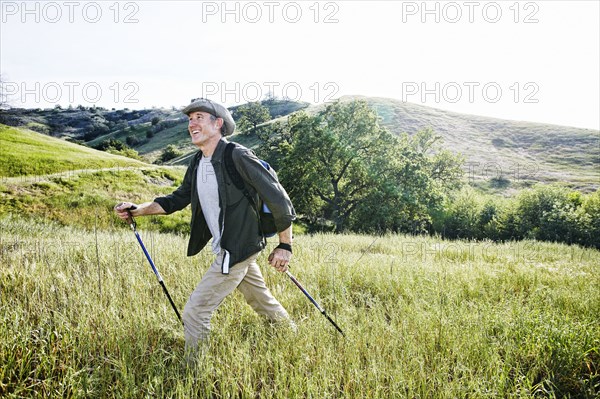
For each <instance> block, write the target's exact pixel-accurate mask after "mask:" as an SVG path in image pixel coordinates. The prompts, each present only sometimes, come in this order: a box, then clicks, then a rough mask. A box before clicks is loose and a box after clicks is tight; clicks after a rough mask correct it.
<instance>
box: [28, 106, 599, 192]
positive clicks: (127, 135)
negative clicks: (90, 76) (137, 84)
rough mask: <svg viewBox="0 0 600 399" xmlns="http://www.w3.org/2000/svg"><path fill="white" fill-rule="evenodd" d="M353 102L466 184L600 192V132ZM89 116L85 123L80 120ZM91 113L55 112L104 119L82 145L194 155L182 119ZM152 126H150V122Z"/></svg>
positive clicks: (39, 123) (182, 160)
mask: <svg viewBox="0 0 600 399" xmlns="http://www.w3.org/2000/svg"><path fill="white" fill-rule="evenodd" d="M354 99H362V100H364V101H366V102H367V103H368V104H369V105H370V106H371V107H372V108H373V109H374V110H375V111H376V112H377V113H378V115H379V116H380V117H381V123H382V124H383V125H384V126H385V127H387V128H388V129H389V130H390V131H391V132H392V133H395V134H402V133H407V134H409V135H410V134H414V133H415V132H417V131H419V130H421V129H425V128H431V129H433V130H434V132H436V133H437V134H439V135H440V136H441V137H442V138H443V146H444V148H446V149H449V150H450V151H453V152H456V153H460V154H462V155H463V156H464V157H465V168H464V169H465V173H466V177H467V179H468V180H469V181H470V182H471V183H472V184H473V185H475V186H476V187H478V188H480V189H483V190H484V191H487V192H491V193H502V194H507V195H510V194H513V193H514V192H515V191H517V190H520V189H521V188H524V187H529V186H531V185H532V184H534V183H536V182H543V183H556V182H559V183H561V184H564V185H567V186H568V187H570V188H573V189H577V190H580V191H583V192H591V191H594V190H597V189H598V188H599V187H600V132H599V131H597V130H592V129H581V128H575V127H569V126H558V125H550V124H542V123H533V122H525V121H512V120H503V119H497V118H490V117H484V116H478V115H467V114H461V113H456V112H451V111H445V110H441V109H437V108H432V107H428V106H424V105H419V104H413V103H408V102H402V101H401V100H396V99H390V98H378V97H364V96H344V97H342V98H340V101H351V100H354ZM264 104H265V105H266V106H268V107H269V110H270V112H271V115H272V116H273V117H274V119H273V120H272V121H270V122H267V124H265V125H266V126H268V125H269V124H270V123H272V122H274V121H285V120H286V119H287V116H288V115H289V114H291V113H292V112H295V111H297V110H299V109H303V110H304V111H306V112H307V113H309V114H314V113H317V112H319V111H320V110H322V109H324V107H325V105H324V104H318V105H311V106H308V107H307V104H305V103H294V102H283V101H277V102H275V103H273V102H272V103H270V104H267V103H264ZM237 108H238V107H231V108H230V110H231V111H232V113H233V115H234V118H237V117H238V116H239V115H237ZM92 111H93V113H94V114H90V115H91V116H90V115H88V114H87V113H89V112H92ZM92 111H86V110H85V109H78V110H64V111H63V112H64V113H66V114H68V115H70V116H69V117H70V118H74V116H73V115H74V113H75V112H79V113H80V114H81V115H82V116H81V117H82V118H84V119H85V120H88V119H90V118H91V120H92V121H94V120H99V118H100V119H101V118H104V119H103V120H104V123H105V125H106V126H113V130H111V131H110V132H108V133H106V134H101V135H97V136H94V138H92V139H90V140H87V141H86V144H87V145H89V146H94V145H97V144H99V143H100V142H102V141H103V140H107V139H116V140H119V141H122V142H127V143H128V145H130V146H131V147H132V148H134V149H135V150H136V151H138V152H139V154H140V155H142V156H143V158H144V159H145V160H146V161H148V162H154V161H156V160H157V159H158V157H159V156H160V153H161V151H162V150H163V149H164V148H165V147H166V146H167V145H169V144H173V145H175V147H176V148H177V149H178V150H179V151H181V152H182V153H183V155H182V156H180V157H178V158H176V159H174V160H172V161H170V162H169V164H175V165H185V164H186V162H187V160H188V159H189V156H190V155H191V153H193V152H194V151H196V148H195V147H194V146H192V145H191V144H190V142H189V139H188V134H187V122H186V119H185V116H182V115H181V114H180V113H179V112H178V111H177V110H176V109H175V108H173V109H170V110H166V109H153V110H141V111H124V110H122V111H115V110H112V111H102V110H92ZM48 112H50V111H48ZM86 112H87V113H86ZM25 114H26V115H28V116H27V118H25V119H23V118H22V120H21V122H23V121H25V122H27V123H28V124H30V125H32V127H34V128H36V129H37V130H42V131H43V130H44V127H45V125H43V118H41V117H39V118H38V119H36V118H34V116H32V115H34V114H35V113H33V112H29V113H26V112H25V111H23V110H21V111H20V115H25ZM56 114H57V110H52V111H51V112H50V114H44V115H45V116H44V118H46V119H45V120H50V116H52V115H53V116H52V117H53V118H54V119H52V120H61V119H57V118H58V116H56ZM59 114H60V113H59ZM65 118H66V117H65ZM63 119H64V118H63ZM152 119H156V120H155V121H154V122H152ZM69 121H70V122H64V123H67V124H68V125H69V126H79V125H78V124H77V123H76V121H74V120H72V119H69ZM157 121H158V122H157ZM152 123H155V124H156V126H154V125H153V124H152ZM53 134H58V133H57V132H54V133H53ZM67 136H69V135H67ZM72 136H73V135H72V134H71V135H70V136H69V137H72ZM83 136H85V129H83V130H81V129H80V130H79V133H78V136H77V137H83ZM88 136H89V135H88ZM232 140H234V141H238V142H241V143H242V144H244V145H247V146H250V147H253V146H256V145H258V144H259V143H260V140H259V139H258V138H257V137H254V136H252V135H235V136H233V137H232Z"/></svg>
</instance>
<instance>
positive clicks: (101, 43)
mask: <svg viewBox="0 0 600 399" xmlns="http://www.w3.org/2000/svg"><path fill="white" fill-rule="evenodd" d="M0 3H1V4H0V6H1V11H2V15H1V19H0V22H1V27H0V73H1V74H2V78H3V80H4V81H5V82H8V83H7V86H5V91H7V92H9V93H13V94H12V95H11V96H10V97H9V101H10V104H11V105H12V106H15V107H42V108H44V107H52V106H54V105H55V104H61V105H62V106H66V105H68V104H70V103H71V104H73V105H74V106H76V105H78V104H83V105H86V106H89V105H92V104H96V105H98V106H104V107H109V108H112V107H116V108H125V107H128V108H132V109H134V108H145V107H151V106H157V107H170V106H177V107H181V106H183V105H185V104H187V103H188V102H189V100H190V99H192V98H195V97H200V96H204V97H209V98H211V99H213V100H215V101H219V102H223V103H225V104H226V105H228V106H229V105H234V104H238V103H243V102H247V101H253V100H256V99H257V98H259V97H262V96H264V95H265V94H266V93H267V92H268V91H269V87H271V88H272V89H273V92H274V94H275V95H277V96H278V97H282V96H284V95H287V96H288V97H291V98H292V99H301V100H305V101H309V102H323V101H327V100H330V99H332V98H337V97H339V96H341V95H346V94H360V95H366V96H380V97H390V98H396V99H401V100H406V101H409V102H413V103H418V104H425V105H429V106H433V107H437V108H442V109H448V110H453V111H458V112H464V113H470V114H479V115H487V116H493V117H499V118H506V119H516V120H528V121H536V122H544V123H554V124H560V125H570V126H578V127H588V128H594V129H599V128H600V112H599V110H600V81H599V75H600V63H599V53H600V7H599V4H600V2H599V1H597V0H593V1H562V0H559V1H519V2H517V1H515V0H512V1H496V2H493V1H468V0H467V1H456V2H448V1H427V2H423V1H319V2H317V1H314V0H312V1H296V2H293V1H255V2H247V1H228V2H223V1H204V2H201V1H179V2H174V1H169V2H167V1H130V2H127V1H121V2H118V3H117V2H116V1H96V2H92V1H56V2H46V1H30V2H25V3H24V2H22V1H4V0H2V1H0ZM428 10H429V11H430V13H427V11H428ZM227 11H229V13H227ZM298 12H299V13H298ZM498 12H499V13H498ZM259 13H260V15H259ZM436 18H437V19H438V20H437V21H436ZM236 19H237V21H236ZM294 20H297V21H296V22H294ZM126 21H127V22H128V23H126ZM253 21H254V22H253ZM326 21H327V22H326ZM494 21H495V22H494ZM436 97H437V98H436Z"/></svg>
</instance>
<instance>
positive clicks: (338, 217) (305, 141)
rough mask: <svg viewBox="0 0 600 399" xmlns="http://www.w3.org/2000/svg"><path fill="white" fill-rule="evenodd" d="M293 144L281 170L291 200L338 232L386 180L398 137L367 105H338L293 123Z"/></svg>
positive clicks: (334, 104)
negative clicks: (382, 181)
mask: <svg viewBox="0 0 600 399" xmlns="http://www.w3.org/2000/svg"><path fill="white" fill-rule="evenodd" d="M292 123H293V126H291V133H292V136H293V138H292V144H291V146H290V149H289V151H288V153H287V154H286V157H285V160H284V165H285V166H284V167H282V168H281V172H282V175H283V177H282V179H285V180H287V181H288V184H287V186H288V187H290V195H291V196H293V197H294V201H296V202H297V203H298V206H299V207H301V208H302V210H303V213H305V215H307V216H309V217H310V218H312V221H313V222H314V221H316V220H317V219H318V218H321V217H325V218H327V219H330V220H331V221H332V222H333V225H334V228H335V230H336V231H343V230H344V229H346V228H347V227H348V226H347V222H348V220H349V217H350V215H351V214H352V212H353V211H354V210H355V209H356V208H357V207H358V206H359V204H360V202H361V201H362V200H363V199H364V198H365V197H366V196H367V195H368V194H369V192H370V191H371V190H373V187H374V186H377V185H378V184H379V182H380V181H381V180H382V179H385V176H386V173H387V172H388V171H387V170H386V168H387V166H388V165H389V162H388V160H390V159H392V154H391V151H392V150H393V147H394V143H395V142H396V140H395V138H394V137H393V136H392V135H391V134H390V133H389V132H388V131H387V130H386V129H385V128H383V127H380V126H379V123H378V121H377V114H376V113H375V112H374V111H373V110H371V109H370V108H369V107H368V105H367V104H366V102H364V101H355V102H351V103H346V104H343V103H340V102H335V103H333V104H330V105H329V106H327V108H326V109H325V110H324V111H322V112H320V113H319V114H317V115H316V116H315V117H310V116H308V115H306V114H304V113H301V114H299V116H297V117H296V118H295V120H294V121H292Z"/></svg>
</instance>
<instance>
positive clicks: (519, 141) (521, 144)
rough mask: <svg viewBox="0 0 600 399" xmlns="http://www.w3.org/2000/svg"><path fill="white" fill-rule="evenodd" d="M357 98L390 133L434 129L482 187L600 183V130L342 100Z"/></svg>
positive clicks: (397, 102)
mask: <svg viewBox="0 0 600 399" xmlns="http://www.w3.org/2000/svg"><path fill="white" fill-rule="evenodd" d="M357 98H360V99H363V100H365V101H367V103H368V104H369V105H370V106H371V107H373V108H374V109H375V110H376V111H377V113H378V114H379V116H380V117H381V120H382V124H383V125H384V126H386V127H387V128H388V129H389V130H390V131H391V132H393V133H396V134H401V133H403V132H406V133H408V134H413V133H416V132H417V131H419V130H422V129H425V128H431V129H433V130H434V131H435V132H436V133H438V134H439V135H441V136H442V137H443V140H444V142H443V143H444V147H446V148H448V149H449V150H451V151H454V152H457V153H461V154H463V155H464V156H465V159H466V165H465V171H466V172H467V174H468V177H469V178H470V179H471V180H472V182H473V183H475V184H477V185H479V186H480V187H483V188H494V187H493V185H494V182H496V184H497V185H499V186H500V187H499V188H501V189H502V190H503V191H504V190H505V189H511V188H522V187H527V186H529V185H531V184H533V183H534V182H544V183H555V182H561V183H565V184H566V185H568V186H570V187H571V188H574V189H578V190H581V191H585V192H590V191H594V190H596V189H598V188H600V132H599V131H598V130H593V129H581V128H576V127H570V126H558V125H550V124H543V123H534V122H525V121H513V120H505V119H496V118H490V117H485V116H478V115H467V114H460V113H457V112H450V111H445V110H441V109H436V108H432V107H427V106H424V105H418V104H412V103H408V102H402V101H401V100H395V99H389V98H378V97H361V96H347V97H342V98H341V101H351V100H354V99H357ZM315 111H316V110H315ZM498 182H500V184H498Z"/></svg>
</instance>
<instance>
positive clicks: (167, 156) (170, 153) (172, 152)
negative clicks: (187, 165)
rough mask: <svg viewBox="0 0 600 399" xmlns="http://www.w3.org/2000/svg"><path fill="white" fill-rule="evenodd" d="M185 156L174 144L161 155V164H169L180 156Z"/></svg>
mask: <svg viewBox="0 0 600 399" xmlns="http://www.w3.org/2000/svg"><path fill="white" fill-rule="evenodd" d="M181 155H183V153H182V152H181V151H179V150H178V149H177V148H176V147H175V146H174V145H173V144H169V145H168V146H167V148H165V149H164V150H163V152H162V154H160V158H159V159H160V162H163V163H164V162H167V161H170V160H171V159H174V158H177V157H178V156H181Z"/></svg>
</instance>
